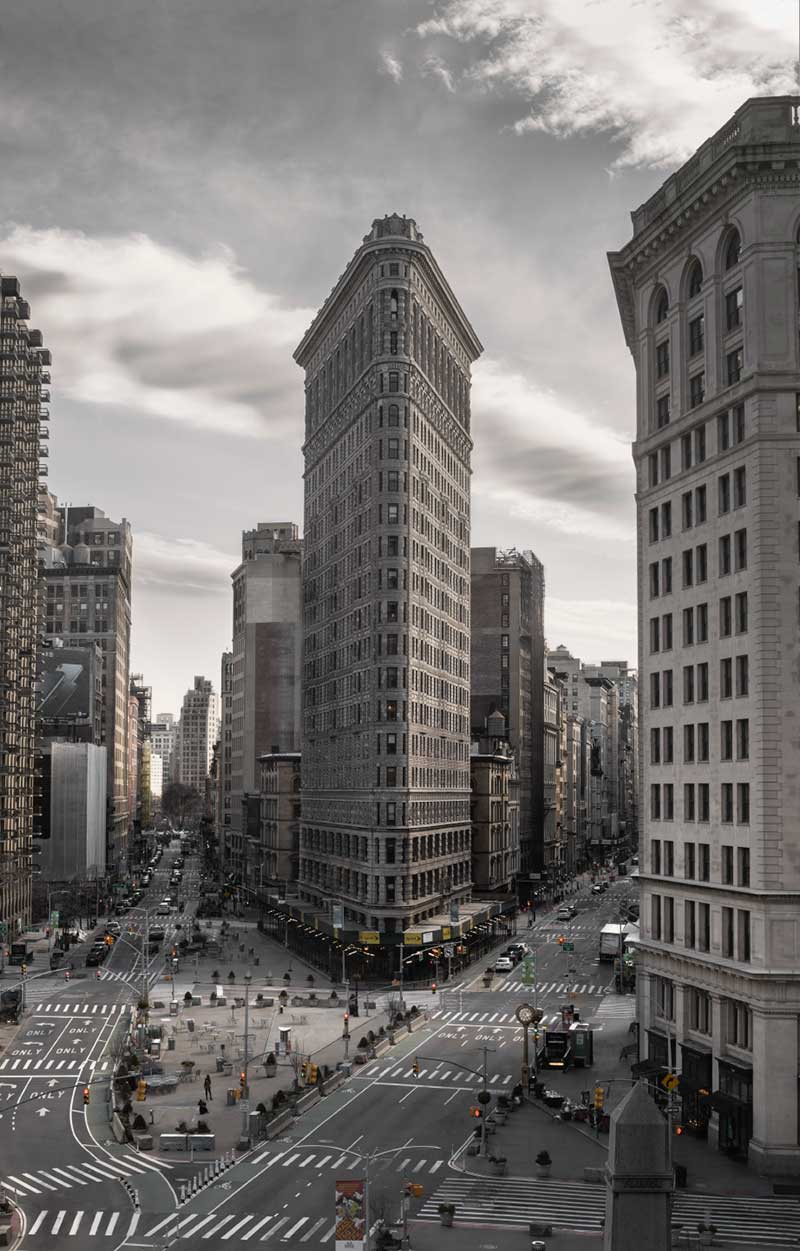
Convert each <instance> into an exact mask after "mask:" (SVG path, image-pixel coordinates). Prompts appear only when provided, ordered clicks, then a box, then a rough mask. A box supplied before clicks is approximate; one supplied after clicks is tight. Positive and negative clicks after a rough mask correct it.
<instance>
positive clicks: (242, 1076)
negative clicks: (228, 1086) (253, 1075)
mask: <svg viewBox="0 0 800 1251" xmlns="http://www.w3.org/2000/svg"><path fill="white" fill-rule="evenodd" d="M239 1085H240V1086H241V1088H242V1090H244V1088H245V1086H246V1085H247V1076H246V1075H245V1073H244V1070H242V1072H241V1073H240V1074H239Z"/></svg>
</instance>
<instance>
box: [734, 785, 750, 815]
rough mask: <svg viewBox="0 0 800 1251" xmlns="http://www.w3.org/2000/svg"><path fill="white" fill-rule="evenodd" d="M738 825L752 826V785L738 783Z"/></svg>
mask: <svg viewBox="0 0 800 1251" xmlns="http://www.w3.org/2000/svg"><path fill="white" fill-rule="evenodd" d="M736 823H737V825H749V824H750V783H749V782H737V783H736Z"/></svg>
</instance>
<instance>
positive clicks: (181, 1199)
mask: <svg viewBox="0 0 800 1251" xmlns="http://www.w3.org/2000/svg"><path fill="white" fill-rule="evenodd" d="M178 1202H179V1203H185V1202H186V1187H185V1185H184V1184H183V1182H181V1193H180V1197H179V1199H178Z"/></svg>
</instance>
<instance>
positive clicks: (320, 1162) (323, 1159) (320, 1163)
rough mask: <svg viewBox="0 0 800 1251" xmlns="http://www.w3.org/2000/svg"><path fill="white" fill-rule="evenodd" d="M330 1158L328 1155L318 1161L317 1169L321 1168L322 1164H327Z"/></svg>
mask: <svg viewBox="0 0 800 1251" xmlns="http://www.w3.org/2000/svg"><path fill="white" fill-rule="evenodd" d="M330 1158H331V1157H330V1156H329V1155H324V1156H323V1157H322V1159H321V1160H320V1161H319V1163H318V1164H317V1168H322V1166H323V1164H327V1162H328V1160H329V1159H330Z"/></svg>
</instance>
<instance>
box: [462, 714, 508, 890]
mask: <svg viewBox="0 0 800 1251" xmlns="http://www.w3.org/2000/svg"><path fill="white" fill-rule="evenodd" d="M470 773H471V787H472V884H473V887H474V888H475V891H476V892H477V893H479V894H480V895H482V896H487V895H503V894H509V893H510V892H511V891H512V890H515V889H516V882H517V875H518V873H519V781H518V779H517V775H516V762H515V758H514V753H513V752H512V750H511V748H510V746H509V744H508V742H507V741H506V725H505V718H504V717H503V715H502V713H493V714H492V716H491V717H489V719H488V722H487V726H486V730H485V732H484V734H483V736H482V737H481V738H480V739H479V740H478V741H477V742H476V743H473V746H472V752H471V755H470Z"/></svg>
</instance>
